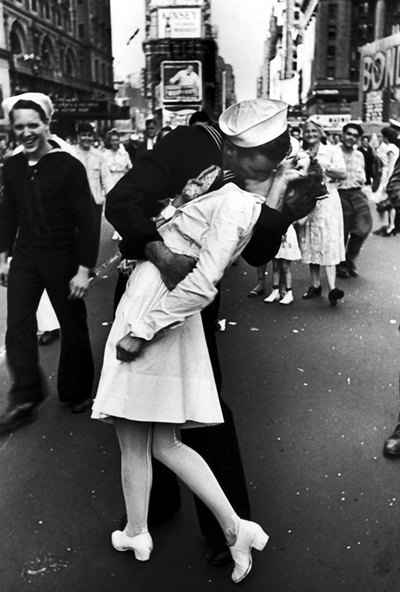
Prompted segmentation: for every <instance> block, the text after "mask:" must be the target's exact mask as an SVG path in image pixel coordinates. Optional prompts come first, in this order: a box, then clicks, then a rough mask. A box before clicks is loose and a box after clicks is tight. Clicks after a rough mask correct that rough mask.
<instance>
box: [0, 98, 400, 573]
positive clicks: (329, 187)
mask: <svg viewBox="0 0 400 592" xmlns="http://www.w3.org/2000/svg"><path fill="white" fill-rule="evenodd" d="M3 107H4V110H5V112H6V113H7V114H8V117H9V120H10V125H11V128H12V130H13V134H14V137H15V139H16V141H17V146H16V147H13V150H12V153H11V154H8V155H7V158H5V160H4V166H3V186H4V187H3V194H2V197H1V200H0V283H1V284H2V285H3V286H7V306H8V312H7V333H6V351H7V361H8V367H9V370H10V374H11V379H12V384H11V389H10V392H9V402H8V406H7V408H6V410H5V412H4V413H3V415H2V416H1V417H0V433H2V434H7V433H10V432H12V431H14V430H16V429H18V428H21V427H22V426H24V425H26V424H28V423H30V422H32V421H34V420H36V418H37V412H38V408H39V406H40V404H41V403H42V402H43V400H44V399H45V397H46V395H47V385H46V381H45V380H44V377H43V375H42V372H41V370H40V366H39V359H38V347H37V345H38V343H37V328H38V321H37V316H36V315H37V314H38V312H39V317H40V306H39V303H40V302H41V299H42V298H43V294H44V292H45V298H47V301H46V302H45V303H44V304H43V303H42V304H41V306H47V307H48V306H49V305H50V304H51V306H52V307H53V308H54V312H55V314H54V318H55V321H56V322H57V323H59V327H58V326H57V327H56V328H55V329H50V331H53V330H55V331H58V330H59V329H60V337H61V346H60V359H59V367H58V375H57V391H58V396H59V399H60V401H61V402H62V403H63V404H64V405H65V406H66V408H69V409H70V410H71V412H72V413H81V412H83V411H85V410H87V409H89V408H92V418H93V419H96V420H100V421H103V422H107V423H110V424H112V425H113V427H114V428H115V431H116V436H117V438H118V442H119V446H120V451H121V473H122V489H123V494H124V500H125V507H126V516H125V517H124V524H123V527H122V529H121V530H116V531H114V532H113V533H112V535H111V544H112V546H113V548H114V549H115V550H117V551H132V552H133V553H134V555H135V557H136V559H137V560H139V561H147V560H148V559H150V556H151V553H152V550H153V545H154V543H153V538H152V536H151V534H150V531H149V527H150V528H153V527H154V525H156V524H159V523H161V522H163V521H165V520H167V519H168V518H169V517H170V516H171V515H173V514H174V513H175V512H176V510H177V509H178V508H179V505H180V497H179V489H178V485H177V477H178V478H180V479H181V480H182V481H183V482H184V483H185V484H186V485H187V486H188V487H189V489H190V490H191V491H192V492H193V494H194V496H195V502H196V510H197V515H198V519H199V525H200V529H201V532H202V534H203V536H204V537H205V540H206V542H207V545H208V549H209V553H208V559H209V561H210V562H211V563H212V564H214V565H220V564H223V563H226V562H227V561H231V562H232V563H233V571H232V576H231V577H232V580H233V582H235V583H239V582H241V581H242V580H243V579H244V578H245V577H246V576H247V575H248V574H249V572H250V570H251V568H252V549H256V550H259V551H261V550H262V549H264V547H265V545H266V544H267V542H268V538H269V537H268V535H267V533H266V532H265V531H264V530H263V528H262V527H261V526H260V525H259V524H258V523H256V522H254V521H252V520H251V509H250V502H249V496H248V491H247V485H246V478H245V474H244V469H243V465H242V461H241V455H240V446H239V442H238V437H237V433H236V429H235V423H234V417H233V414H232V411H231V409H230V407H229V404H228V403H227V402H226V400H225V396H224V395H223V391H222V384H223V380H222V374H221V368H220V364H219V359H218V353H217V347H216V337H215V331H216V326H217V319H218V306H219V295H220V281H221V279H222V278H223V275H224V272H225V270H226V269H227V267H229V266H230V265H231V264H233V263H234V262H235V261H236V259H237V258H238V257H239V256H240V255H242V256H243V257H244V259H245V260H246V261H247V262H248V263H249V264H250V265H252V266H254V267H256V268H257V274H258V283H257V285H256V287H255V288H254V289H253V290H252V293H253V294H254V295H258V294H260V293H262V292H263V291H264V290H265V286H264V278H265V267H266V265H267V263H268V262H269V261H272V264H273V286H272V288H273V290H272V293H271V294H270V295H269V296H268V297H266V298H265V301H266V302H273V301H277V300H279V302H281V303H282V304H290V303H291V302H292V301H293V295H292V276H291V267H290V264H291V261H293V260H297V259H300V258H301V259H302V261H303V262H304V263H306V264H307V265H309V269H310V287H309V288H308V290H307V292H306V294H304V298H306V299H311V298H314V297H317V296H320V295H321V292H322V287H321V275H320V272H321V267H323V268H324V269H325V274H326V277H327V283H328V287H329V292H328V298H329V302H330V303H331V305H336V303H337V301H338V300H341V299H342V298H343V291H342V290H341V289H339V288H337V286H336V276H337V275H340V277H354V276H356V275H357V269H356V260H357V257H358V255H359V252H360V249H361V247H362V245H363V243H364V241H365V239H366V238H367V236H368V234H369V232H370V231H371V226H372V221H371V214H370V210H369V204H368V197H367V196H366V194H365V191H364V189H365V187H366V186H367V182H368V177H367V173H366V158H365V157H364V156H363V152H362V150H364V151H367V152H368V150H369V147H370V144H369V143H368V145H363V146H362V150H361V140H362V137H363V130H362V128H361V127H360V125H359V124H356V123H349V124H347V125H346V126H345V127H344V128H343V133H342V138H341V142H340V143H338V144H335V145H333V144H332V145H331V144H329V143H328V142H326V139H325V135H324V132H323V130H322V129H321V127H320V126H319V124H318V122H317V121H316V120H315V119H313V118H310V119H309V120H308V121H307V122H306V123H305V124H304V126H303V127H302V129H295V130H293V136H292V138H291V137H290V134H289V129H288V123H287V105H285V104H284V103H282V102H281V101H273V100H269V99H254V100H247V101H241V102H239V103H237V104H234V105H232V106H231V107H229V108H228V109H226V110H225V111H224V112H223V113H222V114H221V116H220V118H219V121H218V125H216V124H215V123H213V122H212V121H210V119H209V118H208V117H207V115H206V114H205V113H202V112H199V113H195V114H194V115H193V116H192V118H191V121H190V122H189V123H190V125H188V126H180V127H178V128H176V129H174V130H171V129H168V128H163V129H162V130H161V132H160V133H159V134H157V131H158V128H157V124H156V121H155V120H154V119H149V120H148V121H147V122H146V130H145V133H144V137H143V140H142V141H138V140H137V139H130V140H129V141H128V142H127V144H126V147H124V146H122V144H121V142H120V138H119V135H118V133H117V132H116V131H115V130H110V131H109V132H108V133H107V134H106V137H105V142H104V145H105V146H104V150H103V149H99V147H97V148H95V147H94V143H95V135H94V129H93V127H92V126H91V125H90V124H89V123H85V122H82V123H81V124H79V126H78V128H77V131H78V136H77V144H76V145H72V143H71V142H65V141H63V140H61V139H60V138H58V137H57V136H54V135H53V134H51V132H50V123H51V117H52V113H53V105H52V102H51V100H50V98H49V97H47V96H46V95H43V94H41V93H25V94H23V95H19V96H15V97H10V98H8V99H6V100H5V101H4V103H3ZM385 134H386V132H385ZM385 134H384V133H383V132H382V137H383V138H385V137H386V135H385ZM294 136H297V138H296V137H294ZM382 142H384V140H382ZM358 144H360V150H358V149H357V147H358ZM385 144H386V142H385ZM389 145H390V143H389ZM393 145H394V144H393ZM385 149H386V150H387V153H389V152H390V151H392V150H393V149H392V148H385ZM383 151H384V149H382V150H381V153H382V154H383ZM371 154H372V155H373V157H374V158H375V157H376V158H379V159H381V160H382V161H383V156H375V155H376V154H378V150H376V151H375V150H374V152H372V153H371ZM385 162H387V163H389V162H392V160H390V159H389V157H387V161H385ZM396 164H397V163H396ZM396 164H394V166H393V167H392V168H391V169H390V168H389V169H388V171H386V173H385V174H386V177H385V176H384V173H383V172H382V170H381V179H380V180H379V185H378V186H377V188H376V191H378V189H379V191H380V192H381V194H382V196H383V193H384V191H386V192H387V195H389V192H388V187H389V186H390V182H391V181H392V180H393V176H394V175H395V174H396ZM385 166H387V167H389V164H387V165H386V164H384V165H383V166H382V167H381V169H383V170H384V168H385ZM371 167H372V168H371V171H374V168H373V166H372V165H371ZM373 177H374V172H371V177H370V179H371V178H373ZM384 178H385V179H386V180H385V181H382V179H384ZM384 182H385V183H386V185H385V186H384V187H385V188H383V186H382V184H383V183H384ZM382 198H383V197H382ZM385 199H387V197H385ZM391 206H393V208H394V209H395V204H394V202H391ZM104 211H105V216H106V218H107V219H108V220H109V221H110V222H111V224H112V225H113V227H114V228H115V231H116V233H117V235H116V236H117V238H119V239H120V242H119V248H120V251H121V257H122V261H123V263H122V264H121V265H120V267H119V273H118V280H117V284H116V288H115V311H114V312H115V320H114V323H113V326H112V328H111V331H110V334H109V337H108V340H107V344H106V347H105V352H104V360H103V366H102V371H101V376H100V380H99V384H98V387H97V394H96V397H95V399H94V402H93V399H92V395H93V390H92V389H93V384H94V364H93V357H92V351H91V344H90V339H89V331H88V325H87V320H86V306H85V301H84V298H85V296H86V294H87V292H88V290H89V287H90V285H91V282H92V281H93V277H94V269H95V264H96V258H97V254H98V247H99V241H100V233H101V221H102V215H103V212H104ZM390 215H392V214H391V213H390ZM388 216H389V214H388ZM390 220H391V218H390V219H389V218H388V224H390V223H391V222H390ZM38 307H39V311H38ZM42 312H43V310H42ZM44 316H45V318H46V319H48V315H47V314H46V313H45V314H44ZM39 323H40V320H39Z"/></svg>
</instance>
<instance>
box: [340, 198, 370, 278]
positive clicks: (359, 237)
mask: <svg viewBox="0 0 400 592" xmlns="http://www.w3.org/2000/svg"><path fill="white" fill-rule="evenodd" d="M351 202H352V208H353V216H352V224H351V227H350V229H349V232H350V237H349V240H348V243H347V249H346V261H347V263H348V266H349V267H351V268H353V269H354V268H355V260H356V258H357V257H358V255H359V253H360V250H361V247H362V245H363V244H364V242H365V240H366V239H367V237H368V235H369V233H370V232H371V230H372V216H371V211H370V208H369V203H368V198H367V197H366V195H365V194H364V193H363V192H362V191H361V190H355V191H353V192H352V194H351Z"/></svg>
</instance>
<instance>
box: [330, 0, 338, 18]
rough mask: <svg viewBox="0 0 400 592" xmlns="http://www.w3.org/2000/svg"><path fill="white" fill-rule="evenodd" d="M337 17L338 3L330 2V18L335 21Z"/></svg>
mask: <svg viewBox="0 0 400 592" xmlns="http://www.w3.org/2000/svg"><path fill="white" fill-rule="evenodd" d="M336 18H337V4H333V3H331V4H328V19H329V20H330V21H335V20H336Z"/></svg>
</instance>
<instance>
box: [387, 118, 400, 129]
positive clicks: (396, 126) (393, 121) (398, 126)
mask: <svg viewBox="0 0 400 592" xmlns="http://www.w3.org/2000/svg"><path fill="white" fill-rule="evenodd" d="M389 123H390V125H391V126H392V127H394V129H395V130H396V131H400V121H398V120H397V119H389Z"/></svg>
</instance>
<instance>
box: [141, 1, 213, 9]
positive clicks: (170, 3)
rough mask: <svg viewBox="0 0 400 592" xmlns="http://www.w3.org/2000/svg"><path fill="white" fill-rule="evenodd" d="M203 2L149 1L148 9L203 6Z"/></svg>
mask: <svg viewBox="0 0 400 592" xmlns="http://www.w3.org/2000/svg"><path fill="white" fill-rule="evenodd" d="M203 5H204V0H150V8H151V9H153V8H160V7H165V8H168V7H175V6H182V7H183V8H185V7H186V6H203Z"/></svg>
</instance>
